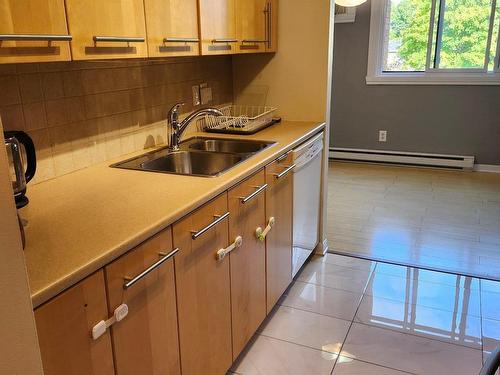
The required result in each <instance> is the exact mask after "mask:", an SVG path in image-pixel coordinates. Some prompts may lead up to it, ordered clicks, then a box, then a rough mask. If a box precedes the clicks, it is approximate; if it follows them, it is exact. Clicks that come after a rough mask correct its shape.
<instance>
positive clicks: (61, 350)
mask: <svg viewBox="0 0 500 375" xmlns="http://www.w3.org/2000/svg"><path fill="white" fill-rule="evenodd" d="M107 318H108V309H107V306H106V290H105V285H104V274H103V272H102V271H99V272H96V273H95V274H93V275H91V276H89V277H87V278H86V279H85V280H83V281H81V282H79V283H78V284H76V285H75V286H73V287H71V288H70V289H68V290H67V291H65V292H63V293H61V294H60V295H58V296H57V297H55V298H54V299H52V300H50V301H49V302H47V303H45V304H44V305H42V306H40V307H38V308H37V309H36V310H35V321H36V327H37V332H38V341H39V344H40V352H41V354H42V362H43V370H44V374H45V375H67V374H72V375H113V374H114V369H113V354H112V351H111V340H110V336H109V332H105V333H104V334H103V335H102V336H101V337H99V338H98V339H97V340H93V339H92V337H91V332H92V327H93V326H94V325H95V324H97V323H98V322H99V321H101V320H106V319H107Z"/></svg>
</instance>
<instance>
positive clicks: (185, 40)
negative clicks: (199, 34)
mask: <svg viewBox="0 0 500 375" xmlns="http://www.w3.org/2000/svg"><path fill="white" fill-rule="evenodd" d="M199 41H200V40H199V39H198V38H165V39H163V43H198V42H199Z"/></svg>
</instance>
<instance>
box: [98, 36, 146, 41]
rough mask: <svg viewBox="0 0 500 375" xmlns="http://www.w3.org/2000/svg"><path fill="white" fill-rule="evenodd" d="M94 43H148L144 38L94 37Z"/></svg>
mask: <svg viewBox="0 0 500 375" xmlns="http://www.w3.org/2000/svg"><path fill="white" fill-rule="evenodd" d="M93 39H94V42H95V43H97V42H124V43H131V42H137V43H144V42H145V41H146V39H145V38H143V37H142V36H94V38H93Z"/></svg>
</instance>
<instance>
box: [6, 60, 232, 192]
mask: <svg viewBox="0 0 500 375" xmlns="http://www.w3.org/2000/svg"><path fill="white" fill-rule="evenodd" d="M203 82H206V83H208V85H209V86H210V87H211V88H212V92H213V101H212V103H210V104H211V105H212V104H213V105H218V104H223V103H228V102H231V101H232V100H233V83H232V63H231V57H228V56H216V57H196V58H171V59H168V60H134V61H103V62H68V63H44V64H17V65H0V117H1V120H2V123H3V127H4V129H5V130H24V131H26V132H27V133H28V134H30V136H31V137H32V138H33V141H34V143H35V147H36V151H37V161H38V167H37V173H36V175H35V178H34V179H33V182H34V183H36V182H41V181H45V180H48V179H51V178H54V177H57V176H61V175H63V174H66V173H69V172H72V171H75V170H78V169H81V168H85V167H88V166H90V165H93V164H97V163H100V162H103V161H106V160H109V159H111V158H115V157H117V156H121V155H124V154H127V153H130V152H134V151H138V150H141V149H146V148H149V147H152V146H155V145H158V144H162V143H165V134H166V124H165V118H166V113H167V111H168V109H169V108H170V107H171V106H172V105H173V104H174V103H175V102H185V103H186V105H185V106H184V107H183V111H184V112H189V111H191V110H193V107H192V91H191V87H192V86H193V85H196V84H200V83H203Z"/></svg>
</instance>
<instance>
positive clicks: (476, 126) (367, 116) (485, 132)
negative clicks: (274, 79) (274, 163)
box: [330, 1, 500, 164]
mask: <svg viewBox="0 0 500 375" xmlns="http://www.w3.org/2000/svg"><path fill="white" fill-rule="evenodd" d="M369 30H370V2H369V1H368V2H367V3H365V4H363V5H362V6H359V7H358V9H357V14H356V22H355V23H349V24H336V25H335V47H334V49H335V57H334V79H333V82H334V84H333V100H332V125H331V131H332V133H331V137H330V146H331V147H350V148H365V149H380V150H395V151H414V152H429V153H442V154H459V155H474V156H475V157H476V163H482V164H500V86H416V85H408V86H406V85H405V86H396V85H395V86H389V85H379V86H375V85H366V81H365V78H366V68H367V61H368V36H369ZM379 130H387V131H388V135H387V138H388V140H387V142H386V143H381V142H378V131H379Z"/></svg>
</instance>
